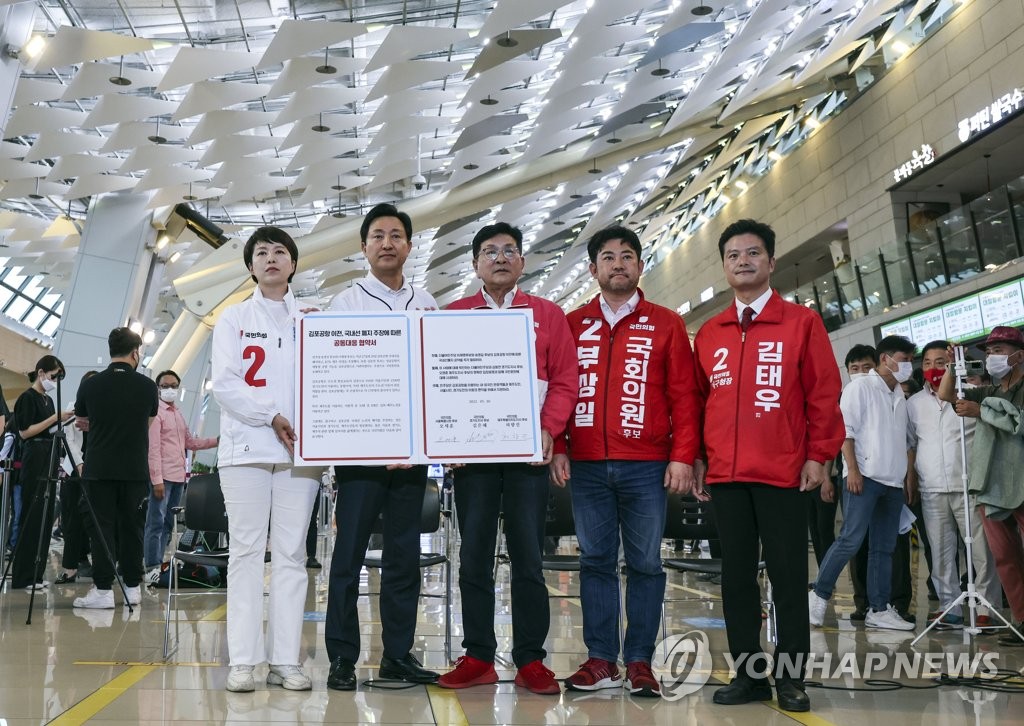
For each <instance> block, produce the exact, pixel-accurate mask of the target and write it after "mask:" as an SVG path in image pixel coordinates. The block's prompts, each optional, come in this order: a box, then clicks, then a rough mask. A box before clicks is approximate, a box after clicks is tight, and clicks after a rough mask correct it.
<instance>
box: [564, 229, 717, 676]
mask: <svg viewBox="0 0 1024 726" xmlns="http://www.w3.org/2000/svg"><path fill="white" fill-rule="evenodd" d="M587 252H588V253H589V255H590V274H591V275H593V276H594V278H596V280H597V282H598V285H599V287H600V288H601V294H600V295H598V296H597V297H595V298H594V299H593V300H591V301H590V302H589V303H588V304H587V305H585V306H583V307H582V308H580V309H579V310H574V311H573V312H571V313H569V316H568V317H569V327H570V328H571V329H572V335H573V338H574V339H575V341H576V354H577V356H578V358H579V376H578V378H579V399H578V401H577V403H576V410H575V411H574V413H573V416H572V417H571V418H570V420H569V433H568V442H566V441H565V440H564V439H563V440H561V441H558V442H556V448H555V458H554V461H553V462H552V465H551V469H552V471H551V475H552V480H553V481H554V482H555V483H556V484H558V485H564V483H565V482H566V481H567V480H569V478H570V475H571V477H572V488H571V491H572V508H573V515H574V517H575V520H576V536H577V538H578V539H579V545H580V586H581V595H580V598H581V604H582V607H583V640H584V642H585V643H586V646H587V661H586V662H585V663H583V665H582V666H580V668H579V670H578V671H577V672H576V673H575V674H573V675H572V676H570V677H569V678H567V679H566V681H565V683H566V686H567V687H568V688H570V689H572V690H581V691H593V690H598V689H602V688H621V687H622V686H623V685H625V686H626V687H627V688H628V689H629V691H630V692H631V693H632V694H634V695H639V696H658V695H660V690H659V686H658V681H657V680H656V679H655V678H654V677H653V675H652V674H651V667H650V662H651V656H652V655H653V653H654V645H655V640H656V639H657V636H658V625H659V620H660V616H661V605H662V602H663V601H664V599H665V572H664V570H663V569H662V566H661V556H660V550H661V538H662V534H663V533H664V531H665V507H666V502H667V494H666V491H673V492H681V491H689V490H690V488H691V487H692V486H693V483H694V473H693V466H692V465H693V462H694V459H695V458H696V456H697V450H698V448H699V431H700V410H699V405H700V401H699V396H698V393H697V386H696V383H695V380H694V369H693V354H692V352H691V351H690V340H689V338H688V337H687V335H686V326H685V325H684V324H683V319H682V318H680V317H679V316H678V315H677V314H676V313H675V312H674V311H672V310H669V309H668V308H664V307H662V306H660V305H655V304H654V303H652V302H650V301H648V300H646V299H645V298H644V296H643V293H641V292H640V290H639V289H638V287H637V285H638V283H639V281H640V273H641V272H642V271H643V261H642V260H641V258H640V255H641V247H640V240H639V239H638V238H637V236H636V234H635V233H634V232H632V231H631V230H629V229H626V228H624V227H610V228H608V229H605V230H602V231H600V232H598V233H597V234H596V235H594V236H593V237H592V238H591V240H590V242H589V243H588V244H587ZM570 459H571V464H570ZM620 530H621V536H622V545H623V550H624V552H625V556H626V583H627V585H626V618H625V619H626V622H627V625H626V633H625V639H624V641H623V645H622V656H623V661H624V662H625V664H626V680H625V682H623V680H622V678H621V675H620V674H619V669H618V666H617V665H616V661H617V660H618V657H619V635H618V622H619V579H618V578H619V574H618V552H619V536H620Z"/></svg>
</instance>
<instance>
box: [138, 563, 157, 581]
mask: <svg viewBox="0 0 1024 726" xmlns="http://www.w3.org/2000/svg"><path fill="white" fill-rule="evenodd" d="M159 581H160V566H159V565H158V566H156V567H150V568H149V569H148V570H146V574H145V575H143V576H142V582H143V583H144V584H146V585H155V584H156V583H158V582H159Z"/></svg>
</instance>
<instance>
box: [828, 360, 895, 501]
mask: <svg viewBox="0 0 1024 726" xmlns="http://www.w3.org/2000/svg"><path fill="white" fill-rule="evenodd" d="M839 408H840V409H842V411H843V420H844V421H845V422H846V438H848V439H853V444H854V452H855V454H856V456H857V468H858V469H860V473H861V474H862V475H863V476H864V477H866V478H869V479H874V480H875V481H877V482H879V483H881V484H885V485H886V486H890V487H897V488H901V489H902V488H903V479H904V478H905V477H906V475H907V449H908V434H907V401H906V399H905V398H904V397H903V388H902V387H900V386H896V387H895V388H893V389H892V390H890V389H889V385H888V384H887V383H886V382H885V380H883V378H882V377H881V376H880V375H878V372H877V371H871V372H870V373H868V374H867V375H866V376H864V377H863V378H857V379H855V380H853V381H850V383H849V384H848V385H847V386H846V388H844V389H843V395H842V397H841V398H840V399H839ZM848 469H849V467H848V466H847V464H846V458H845V457H844V458H843V474H844V475H846V474H847V473H848Z"/></svg>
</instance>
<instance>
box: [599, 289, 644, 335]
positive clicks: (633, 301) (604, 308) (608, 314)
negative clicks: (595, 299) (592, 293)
mask: <svg viewBox="0 0 1024 726" xmlns="http://www.w3.org/2000/svg"><path fill="white" fill-rule="evenodd" d="M639 304H640V293H639V292H634V293H633V296H632V297H631V298H629V300H627V301H626V302H624V303H622V306H621V307H620V308H619V309H618V310H612V306H611V305H609V304H608V301H607V300H605V299H604V295H602V296H601V313H602V314H603V315H604V319H605V320H607V321H608V325H609V327H612V328H614V327H615V324H616V323H617V322H619V321H620V320H622V319H623V318H624V317H626V316H627V315H629V314H630V313H631V312H633V311H634V310H636V306H637V305H639Z"/></svg>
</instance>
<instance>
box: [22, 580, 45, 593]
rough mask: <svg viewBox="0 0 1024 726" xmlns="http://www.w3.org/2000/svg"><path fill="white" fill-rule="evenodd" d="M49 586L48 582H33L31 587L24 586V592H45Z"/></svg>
mask: <svg viewBox="0 0 1024 726" xmlns="http://www.w3.org/2000/svg"><path fill="white" fill-rule="evenodd" d="M49 586H50V583H49V581H47V580H40V581H39V582H34V583H32V584H31V585H25V592H32V591H33V590H35V591H37V592H38V591H39V590H45V589H46V588H48V587H49Z"/></svg>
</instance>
